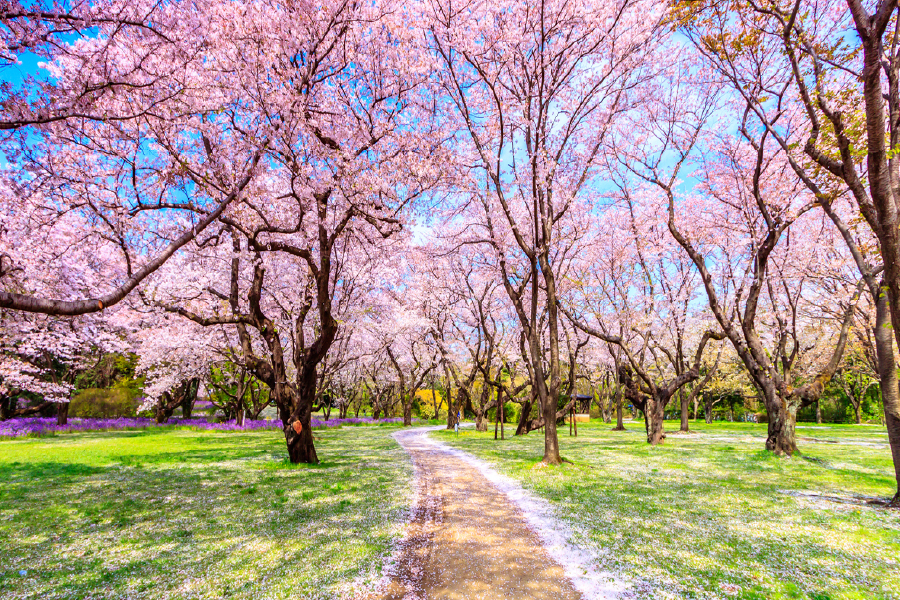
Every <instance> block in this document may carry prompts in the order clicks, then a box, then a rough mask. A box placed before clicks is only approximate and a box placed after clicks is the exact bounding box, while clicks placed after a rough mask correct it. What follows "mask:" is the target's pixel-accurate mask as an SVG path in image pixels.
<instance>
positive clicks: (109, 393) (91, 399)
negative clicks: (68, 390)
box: [69, 387, 139, 419]
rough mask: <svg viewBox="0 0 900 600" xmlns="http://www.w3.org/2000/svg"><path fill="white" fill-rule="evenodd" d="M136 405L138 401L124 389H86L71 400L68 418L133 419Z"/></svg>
mask: <svg viewBox="0 0 900 600" xmlns="http://www.w3.org/2000/svg"><path fill="white" fill-rule="evenodd" d="M138 404H139V402H138V399H137V398H136V397H135V396H134V395H133V394H132V393H131V391H130V390H129V389H127V388H124V387H113V388H106V389H99V388H88V389H86V390H83V391H81V392H79V393H78V394H76V395H75V396H74V397H73V398H72V403H71V404H70V405H69V416H72V417H81V418H88V419H111V418H116V417H134V416H135V415H136V412H137V408H138Z"/></svg>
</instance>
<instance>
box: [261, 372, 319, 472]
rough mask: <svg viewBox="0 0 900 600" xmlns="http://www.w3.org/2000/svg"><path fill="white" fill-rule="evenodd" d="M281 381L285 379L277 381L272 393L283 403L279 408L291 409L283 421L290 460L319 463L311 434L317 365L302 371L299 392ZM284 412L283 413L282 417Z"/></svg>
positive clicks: (298, 382) (298, 381) (299, 379)
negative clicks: (286, 407) (287, 407)
mask: <svg viewBox="0 0 900 600" xmlns="http://www.w3.org/2000/svg"><path fill="white" fill-rule="evenodd" d="M280 381H282V380H281V379H278V380H276V384H275V389H274V390H273V392H272V393H273V394H275V397H276V398H277V399H280V400H281V401H280V402H277V404H278V405H279V406H289V407H291V411H290V414H289V416H288V418H287V419H284V418H282V424H283V425H284V441H285V443H286V444H287V451H288V457H289V458H290V461H291V462H292V463H294V464H297V463H308V464H318V462H319V456H318V454H316V446H315V444H314V442H313V435H312V407H313V403H314V402H315V399H316V364H307V365H304V369H303V372H302V373H300V374H299V376H298V377H297V386H296V390H293V389H291V388H290V387H287V386H285V385H284V384H282V383H280ZM285 412H286V411H282V415H284V414H285ZM298 423H299V425H298ZM298 429H299V431H298Z"/></svg>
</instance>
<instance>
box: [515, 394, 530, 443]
mask: <svg viewBox="0 0 900 600" xmlns="http://www.w3.org/2000/svg"><path fill="white" fill-rule="evenodd" d="M532 406H534V402H533V401H531V400H527V401H525V402H523V403H522V412H521V414H519V425H518V426H517V427H516V435H526V434H527V433H528V421H529V419H531V407H532Z"/></svg>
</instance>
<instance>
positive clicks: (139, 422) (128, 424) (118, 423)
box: [0, 417, 403, 438]
mask: <svg viewBox="0 0 900 600" xmlns="http://www.w3.org/2000/svg"><path fill="white" fill-rule="evenodd" d="M402 422H403V419H400V418H393V419H378V420H375V419H372V418H371V417H362V418H358V419H328V420H322V419H316V418H314V419H312V427H313V429H326V428H331V427H340V426H342V425H382V424H396V423H402ZM152 427H188V428H191V429H201V430H207V431H255V430H259V429H273V430H278V429H281V421H278V420H259V421H251V420H249V419H248V420H245V421H244V424H243V425H238V424H237V423H235V422H234V421H226V422H224V423H214V422H210V421H208V420H206V419H178V418H174V417H173V418H171V419H169V421H168V422H167V423H163V424H159V423H157V422H156V421H155V420H154V419H144V418H125V417H122V418H118V419H76V418H73V419H69V422H68V424H66V425H57V424H56V419H55V418H48V419H44V418H41V417H27V418H23V419H10V420H9V421H0V438H15V437H26V436H42V435H53V434H55V433H72V432H76V431H117V430H136V429H149V428H152Z"/></svg>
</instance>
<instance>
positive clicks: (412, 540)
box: [383, 428, 582, 600]
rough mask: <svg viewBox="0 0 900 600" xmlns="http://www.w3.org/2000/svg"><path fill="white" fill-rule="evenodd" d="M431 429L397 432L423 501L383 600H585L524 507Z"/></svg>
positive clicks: (420, 500)
mask: <svg viewBox="0 0 900 600" xmlns="http://www.w3.org/2000/svg"><path fill="white" fill-rule="evenodd" d="M428 431H429V430H428V429H424V428H422V429H411V430H405V431H402V432H399V433H397V434H396V435H395V438H396V439H397V441H398V442H399V443H400V445H401V446H403V448H404V449H405V450H406V451H407V452H408V453H409V454H410V456H411V457H412V460H413V464H414V465H415V468H416V478H417V484H418V501H417V502H416V506H415V507H414V509H413V513H412V515H411V522H410V526H409V529H408V530H407V535H406V538H405V539H404V541H403V544H402V546H401V548H400V551H399V557H398V561H397V563H396V564H395V565H394V567H393V568H392V572H393V575H392V577H391V581H390V583H389V584H388V587H387V591H386V593H385V595H384V596H383V598H384V600H413V599H416V600H418V599H425V598H446V599H454V600H455V599H463V598H466V599H473V600H474V599H482V598H483V599H496V600H501V599H505V598H510V599H512V598H517V599H521V598H529V599H536V600H542V599H547V600H550V599H554V600H575V599H580V598H582V596H581V595H580V594H579V593H578V592H577V591H576V590H575V588H574V587H573V585H572V583H571V582H570V581H569V580H568V579H567V578H566V576H565V574H564V572H563V568H562V567H561V566H560V565H559V564H558V563H556V562H555V561H554V560H553V559H551V557H550V556H549V555H548V553H547V552H546V550H545V548H544V547H543V545H542V544H541V541H540V539H539V538H538V537H537V535H535V533H534V531H532V529H531V528H530V527H529V526H528V523H527V521H526V518H525V517H524V515H523V514H522V512H521V511H520V510H519V509H518V507H517V506H516V505H515V504H514V503H513V502H511V501H510V499H509V498H508V497H507V496H506V494H504V493H503V492H502V491H501V490H499V489H498V488H497V487H496V486H494V485H493V484H492V483H491V482H489V481H488V480H487V479H485V477H484V475H482V473H481V472H480V471H479V470H478V469H477V468H475V467H473V466H471V465H469V464H467V463H466V462H464V461H462V460H460V459H459V457H458V456H456V455H454V453H453V452H452V451H451V450H450V449H448V448H446V447H445V446H443V445H442V444H439V443H436V442H434V441H432V440H430V439H428V437H427V435H428Z"/></svg>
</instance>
